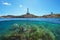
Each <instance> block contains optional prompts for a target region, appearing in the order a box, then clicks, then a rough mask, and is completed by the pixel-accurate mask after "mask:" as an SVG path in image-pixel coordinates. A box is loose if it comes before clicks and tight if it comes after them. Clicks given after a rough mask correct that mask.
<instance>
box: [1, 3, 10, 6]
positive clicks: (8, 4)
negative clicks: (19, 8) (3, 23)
mask: <svg viewBox="0 0 60 40" xmlns="http://www.w3.org/2000/svg"><path fill="white" fill-rule="evenodd" d="M2 4H3V5H7V6H9V5H11V3H8V2H3V3H2Z"/></svg>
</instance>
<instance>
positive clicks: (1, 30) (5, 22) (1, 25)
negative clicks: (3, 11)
mask: <svg viewBox="0 0 60 40" xmlns="http://www.w3.org/2000/svg"><path fill="white" fill-rule="evenodd" d="M13 24H19V25H21V24H22V25H23V24H27V25H30V24H32V25H37V27H38V26H39V25H41V26H44V27H45V28H47V29H49V30H50V31H52V32H53V33H54V35H55V37H56V40H60V18H0V35H3V34H5V33H6V32H7V30H8V29H10V28H12V27H11V26H12V25H13Z"/></svg>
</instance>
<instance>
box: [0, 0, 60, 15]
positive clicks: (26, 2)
mask: <svg viewBox="0 0 60 40" xmlns="http://www.w3.org/2000/svg"><path fill="white" fill-rule="evenodd" d="M27 8H29V12H30V13H31V14H34V15H38V16H41V15H48V14H50V13H51V12H53V13H55V14H58V13H60V0H0V15H23V14H26V12H27Z"/></svg>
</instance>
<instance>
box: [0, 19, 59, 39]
mask: <svg viewBox="0 0 60 40" xmlns="http://www.w3.org/2000/svg"><path fill="white" fill-rule="evenodd" d="M0 40H60V18H0Z"/></svg>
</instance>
